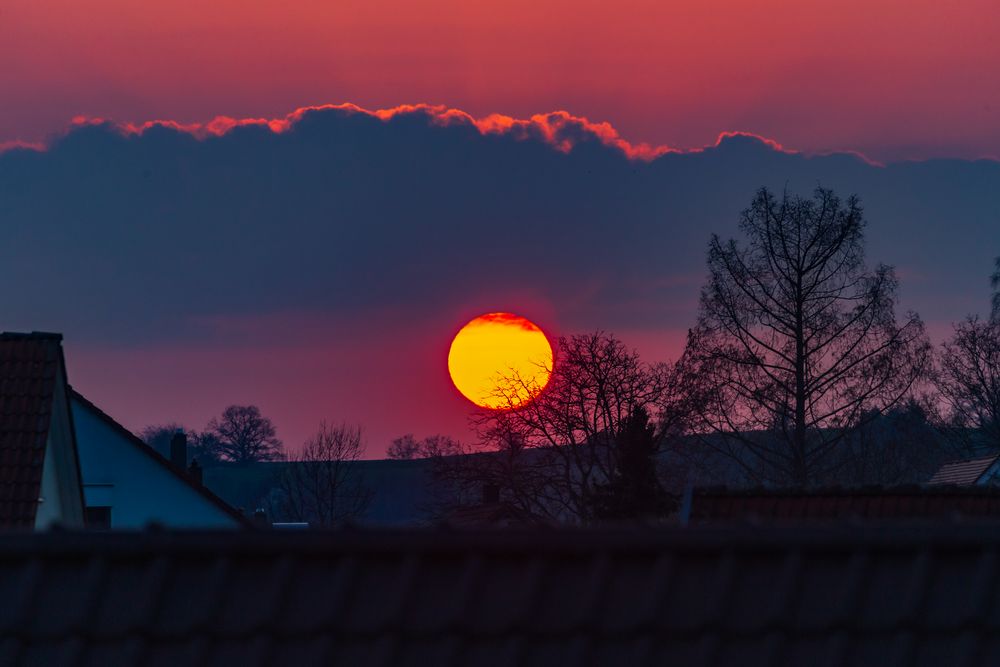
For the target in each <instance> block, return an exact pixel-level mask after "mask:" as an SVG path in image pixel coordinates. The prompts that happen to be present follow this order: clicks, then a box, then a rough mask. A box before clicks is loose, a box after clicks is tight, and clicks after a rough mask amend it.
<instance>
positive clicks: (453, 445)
mask: <svg viewBox="0 0 1000 667" xmlns="http://www.w3.org/2000/svg"><path fill="white" fill-rule="evenodd" d="M462 451H463V448H462V445H461V443H460V442H458V441H457V440H455V439H454V438H450V437H448V436H446V435H430V436H427V437H426V438H423V439H422V440H417V439H416V438H415V437H414V436H413V434H412V433H407V434H406V435H403V436H400V437H398V438H396V439H395V440H393V441H392V444H391V445H389V449H388V450H387V451H386V458H389V459H393V460H397V461H407V460H413V459H433V458H438V457H441V456H454V455H456V454H459V453H462Z"/></svg>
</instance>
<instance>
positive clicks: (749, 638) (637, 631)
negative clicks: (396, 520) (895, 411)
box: [0, 523, 1000, 667]
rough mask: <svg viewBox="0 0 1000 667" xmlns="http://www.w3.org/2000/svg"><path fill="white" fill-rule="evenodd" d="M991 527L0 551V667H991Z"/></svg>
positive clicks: (16, 545) (92, 540) (98, 543)
mask: <svg viewBox="0 0 1000 667" xmlns="http://www.w3.org/2000/svg"><path fill="white" fill-rule="evenodd" d="M998 553H1000V524H995V523H993V524H981V525H971V524H967V525H961V524H937V525H926V526H909V527H906V526H900V525H895V526H886V527H883V528H877V527H874V526H870V525H868V526H860V525H859V526H854V527H848V526H842V527H840V528H839V529H836V530H831V529H826V530H816V529H802V528H798V529H794V530H789V529H785V530H777V529H773V528H771V529H764V530H762V529H750V528H744V529H739V530H730V531H719V530H706V529H701V530H695V529H688V530H680V529H672V530H652V529H645V530H640V529H633V530H624V529H622V530H602V531H568V530H551V529H550V530H545V531H537V532H519V531H493V532H482V531H479V532H447V531H439V530H428V531H422V532H402V531H395V532H360V531H355V532H339V533H309V532H302V533H287V532H270V531H266V532H246V533H231V532H227V533H202V534H197V533H186V534H177V533H141V534H130V533H117V534H115V533H104V534H87V533H39V534H15V535H10V536H4V537H3V539H0V588H2V590H0V599H3V601H4V604H2V605H0V664H4V665H8V664H25V665H63V664H74V665H176V664H183V665H241V666H243V665H352V666H353V665H361V666H364V665H435V666H438V665H561V666H568V665H581V664H592V665H713V666H715V667H726V666H729V665H733V666H737V665H738V666H739V667H754V666H756V665H829V666H831V667H832V666H834V665H843V666H845V667H847V666H851V667H854V666H864V665H878V666H880V667H881V666H883V665H988V664H1000V561H998Z"/></svg>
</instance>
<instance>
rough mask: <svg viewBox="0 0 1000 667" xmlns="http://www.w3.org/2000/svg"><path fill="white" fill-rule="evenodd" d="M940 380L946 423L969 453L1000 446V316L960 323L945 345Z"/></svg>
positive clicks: (971, 318)
mask: <svg viewBox="0 0 1000 667" xmlns="http://www.w3.org/2000/svg"><path fill="white" fill-rule="evenodd" d="M936 381H937V387H938V391H939V392H940V393H941V397H942V398H943V399H944V401H945V404H946V406H947V415H946V423H945V425H946V426H948V427H951V428H950V433H951V434H952V435H953V436H957V437H958V438H959V440H960V441H961V442H963V443H964V444H965V447H966V449H967V450H969V453H972V452H974V451H975V450H976V449H977V448H978V446H979V445H989V446H992V447H1000V318H997V317H994V318H991V319H989V320H982V319H980V318H979V317H978V316H975V315H973V316H970V317H968V318H966V320H965V321H964V322H961V323H959V324H956V325H955V332H954V334H953V335H952V337H951V340H949V341H946V342H945V343H944V345H943V346H942V348H941V353H940V356H939V363H938V369H937V373H936ZM970 431H971V432H970Z"/></svg>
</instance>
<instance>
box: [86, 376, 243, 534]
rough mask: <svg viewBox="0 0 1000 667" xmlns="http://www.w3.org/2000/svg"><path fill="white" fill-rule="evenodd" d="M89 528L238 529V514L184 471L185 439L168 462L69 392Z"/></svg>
mask: <svg viewBox="0 0 1000 667" xmlns="http://www.w3.org/2000/svg"><path fill="white" fill-rule="evenodd" d="M70 405H71V408H72V413H73V422H74V424H75V425H76V442H77V448H78V449H79V455H80V468H81V471H82V474H83V493H84V498H85V500H86V505H87V515H88V518H89V522H88V523H89V525H90V526H92V527H95V528H142V527H144V526H147V525H149V524H151V523H153V524H159V525H162V526H165V527H171V528H238V527H241V526H245V525H249V524H248V521H247V519H246V518H245V517H244V515H243V514H242V513H240V512H239V511H237V510H236V509H234V508H233V507H232V506H230V505H228V504H226V503H225V502H224V501H222V500H221V499H220V498H219V497H218V496H216V495H215V494H214V493H212V492H211V491H210V490H208V489H207V488H206V487H205V486H204V485H203V484H202V480H201V473H200V469H198V468H197V466H195V467H194V469H188V468H187V467H186V466H185V463H186V461H187V451H186V442H187V441H186V438H184V436H183V434H179V437H176V438H175V439H174V442H172V443H171V446H172V449H173V450H174V451H173V452H172V454H173V456H172V458H173V459H175V460H173V461H169V460H167V459H166V458H164V457H163V456H162V455H161V454H160V453H159V452H157V451H156V450H154V449H153V448H152V447H149V446H148V445H146V443H144V442H143V441H142V440H140V439H139V438H138V437H136V436H135V435H134V434H132V433H131V432H130V431H129V430H128V429H126V428H125V427H124V426H122V425H121V424H119V423H118V422H117V421H115V420H114V419H113V418H111V417H110V416H108V415H107V414H106V413H105V412H104V411H103V410H101V409H100V408H98V407H97V406H96V405H94V404H93V403H91V402H90V401H89V400H87V399H86V398H85V397H84V396H83V395H81V394H80V393H79V392H76V391H73V390H71V391H70Z"/></svg>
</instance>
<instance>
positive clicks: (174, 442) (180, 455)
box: [170, 431, 188, 470]
mask: <svg viewBox="0 0 1000 667" xmlns="http://www.w3.org/2000/svg"><path fill="white" fill-rule="evenodd" d="M187 458H188V439H187V435H185V434H184V431H177V433H174V436H173V437H172V438H170V462H171V463H173V464H174V467H176V468H177V469H178V470H184V469H186V468H187Z"/></svg>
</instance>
